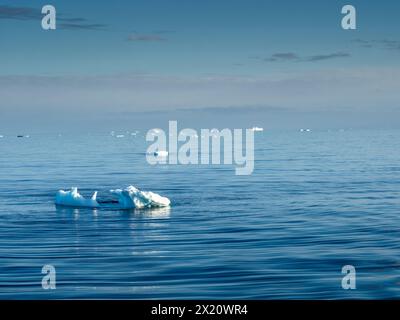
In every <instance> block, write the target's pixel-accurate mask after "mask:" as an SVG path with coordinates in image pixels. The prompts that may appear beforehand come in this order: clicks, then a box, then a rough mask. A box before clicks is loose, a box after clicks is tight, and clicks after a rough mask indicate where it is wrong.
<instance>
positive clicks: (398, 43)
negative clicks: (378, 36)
mask: <svg viewBox="0 0 400 320" xmlns="http://www.w3.org/2000/svg"><path fill="white" fill-rule="evenodd" d="M352 42H354V43H356V44H358V45H359V46H360V47H363V48H378V49H386V50H400V40H388V39H383V40H364V39H354V40H353V41H352Z"/></svg>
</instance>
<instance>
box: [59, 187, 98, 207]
mask: <svg viewBox="0 0 400 320" xmlns="http://www.w3.org/2000/svg"><path fill="white" fill-rule="evenodd" d="M96 198H97V191H95V193H94V194H93V196H92V198H91V199H86V198H84V197H83V196H81V195H80V194H79V192H78V188H71V191H64V190H59V191H58V192H57V194H56V204H57V205H61V206H70V207H88V208H97V207H99V206H100V205H99V203H98V202H97V199H96Z"/></svg>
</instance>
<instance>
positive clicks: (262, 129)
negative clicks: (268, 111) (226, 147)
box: [251, 127, 264, 131]
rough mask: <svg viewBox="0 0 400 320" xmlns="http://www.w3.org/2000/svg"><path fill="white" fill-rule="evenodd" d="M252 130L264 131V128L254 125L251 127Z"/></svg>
mask: <svg viewBox="0 0 400 320" xmlns="http://www.w3.org/2000/svg"><path fill="white" fill-rule="evenodd" d="M251 130H252V131H264V128H260V127H253V128H251Z"/></svg>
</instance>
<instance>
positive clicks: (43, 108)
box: [0, 0, 400, 134]
mask: <svg viewBox="0 0 400 320" xmlns="http://www.w3.org/2000/svg"><path fill="white" fill-rule="evenodd" d="M46 4H51V5H53V6H54V7H55V8H56V11H57V29H56V30H43V29H42V28H41V19H42V16H43V15H42V14H41V8H42V6H43V5H46ZM346 4H351V5H353V6H354V7H355V8H356V12H357V29H356V30H343V29H342V28H341V19H342V17H343V14H342V13H341V8H342V7H343V6H344V5H346ZM399 35H400V2H398V1H389V0H386V1H360V0H358V1H353V0H348V1H337V0H319V1H316V0H315V1H314V0H308V1H294V0H292V1H287V0H282V1H268V0H264V1H261V0H242V1H237V0H230V1H225V0H221V1H215V0H214V1H209V0H202V1H187V0H186V1H184V0H180V1H178V0H159V1H154V0H146V1H119V0H115V1H75V0H68V1H65V0H64V1H50V0H49V1H46V2H43V1H15V0H14V1H0V134H2V133H3V132H18V133H19V132H36V131H75V130H78V131H81V130H86V131H91V130H97V131H98V130H104V131H107V130H119V129H121V130H122V129H136V128H152V127H159V126H161V127H163V126H166V125H167V121H168V120H178V121H180V122H181V123H182V125H184V126H190V127H195V126H202V127H205V128H207V127H211V126H212V127H220V128H222V127H231V128H234V127H247V126H253V125H257V126H263V127H264V128H266V129H298V128H302V127H312V128H320V129H334V128H358V127H359V128H364V127H366V128H369V127H376V128H393V127H399V123H400V121H397V119H399V116H400V106H399V103H400V90H399V88H400V36H399Z"/></svg>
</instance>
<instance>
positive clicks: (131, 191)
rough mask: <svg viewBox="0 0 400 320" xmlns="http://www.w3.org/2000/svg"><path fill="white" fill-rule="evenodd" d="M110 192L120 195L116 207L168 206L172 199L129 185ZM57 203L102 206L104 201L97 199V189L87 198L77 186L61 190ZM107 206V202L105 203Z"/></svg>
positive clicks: (77, 205) (91, 206)
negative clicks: (69, 189)
mask: <svg viewBox="0 0 400 320" xmlns="http://www.w3.org/2000/svg"><path fill="white" fill-rule="evenodd" d="M110 192H111V193H112V194H114V195H116V196H117V197H118V204H117V205H115V206H113V207H114V208H116V209H136V208H138V209H140V208H160V207H168V206H169V205H170V204H171V201H170V200H169V199H168V198H166V197H162V196H160V195H159V194H157V193H154V192H151V191H140V190H139V189H137V188H135V187H133V186H129V187H127V188H126V189H124V190H122V189H116V190H110ZM55 203H56V204H57V205H62V206H69V207H89V208H98V207H102V202H101V201H99V202H98V201H97V191H96V192H95V193H94V194H93V196H92V198H91V199H86V198H84V197H83V196H82V195H80V194H79V192H78V189H77V188H72V189H71V191H64V190H59V191H58V192H57V194H56V202H55ZM104 206H105V207H107V205H106V204H104Z"/></svg>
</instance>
